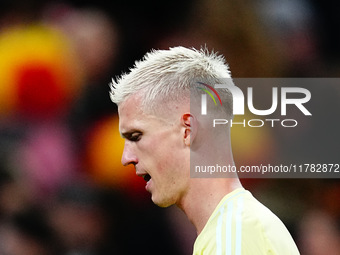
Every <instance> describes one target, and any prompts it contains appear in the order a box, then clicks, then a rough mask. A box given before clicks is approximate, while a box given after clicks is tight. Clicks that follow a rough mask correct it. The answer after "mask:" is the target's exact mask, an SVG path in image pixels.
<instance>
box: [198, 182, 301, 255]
mask: <svg viewBox="0 0 340 255" xmlns="http://www.w3.org/2000/svg"><path fill="white" fill-rule="evenodd" d="M193 254H194V255H264V254H266V255H296V254H300V253H299V251H298V248H297V247H296V244H295V242H294V240H293V238H292V236H291V235H290V233H289V232H288V230H287V228H286V227H285V225H284V224H283V223H282V221H281V220H280V219H279V218H278V217H277V216H276V215H275V214H274V213H272V212H271V211H270V210H269V209H268V208H267V207H265V206H264V205H263V204H261V203H260V202H259V201H258V200H256V199H255V198H254V197H253V195H252V194H251V193H250V192H249V191H247V190H245V189H244V188H239V189H236V190H234V191H233V192H231V193H229V194H227V195H226V196H225V197H224V198H223V199H222V200H221V201H220V203H219V204H218V206H217V207H216V209H215V210H214V212H213V213H212V215H211V216H210V218H209V220H208V222H207V223H206V225H205V227H204V228H203V230H202V232H201V233H200V234H199V235H198V237H197V239H196V241H195V244H194V252H193Z"/></svg>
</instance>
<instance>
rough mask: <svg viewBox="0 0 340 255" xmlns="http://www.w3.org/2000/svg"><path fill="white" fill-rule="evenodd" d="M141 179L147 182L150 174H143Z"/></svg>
mask: <svg viewBox="0 0 340 255" xmlns="http://www.w3.org/2000/svg"><path fill="white" fill-rule="evenodd" d="M143 179H144V180H145V181H146V182H148V181H150V179H151V176H150V175H149V174H146V175H144V176H143Z"/></svg>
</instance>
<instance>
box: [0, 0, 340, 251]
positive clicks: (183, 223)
mask: <svg viewBox="0 0 340 255" xmlns="http://www.w3.org/2000/svg"><path fill="white" fill-rule="evenodd" d="M339 12H340V7H339V5H338V4H337V3H336V1H332V0H324V1H316V0H256V1H254V0H226V1H219V0H196V1H194V0H191V1H188V0H187V1H179V0H172V1H168V0H166V1H158V2H157V1H156V2H155V1H151V0H144V1H138V2H129V1H123V0H115V1H80V0H69V1H42V0H25V1H22V0H2V1H1V3H0V254H3V255H38V254H39V255H45V254H46V255H47V254H66V255H104V254H129V255H130V254H131V255H133V254H148V255H152V254H164V255H166V254H178V255H181V254H183V255H184V254H191V252H192V245H193V242H194V239H195V232H194V229H193V227H192V226H191V225H190V223H188V222H187V220H186V218H185V216H184V215H183V214H182V212H180V211H179V210H178V209H177V208H175V207H171V208H169V209H166V210H165V209H160V208H157V207H156V206H155V205H153V204H152V203H151V201H150V198H149V195H148V194H147V193H146V191H145V190H144V181H143V180H139V179H138V178H137V177H136V176H135V174H134V171H133V169H132V168H123V167H122V166H121V164H120V156H121V151H122V146H123V143H122V140H121V139H120V137H119V134H118V127H117V123H118V119H117V115H116V113H117V109H116V107H115V105H114V104H112V103H111V102H110V100H109V96H108V84H109V82H110V80H111V78H112V77H115V76H117V75H119V74H121V72H123V71H127V70H128V68H129V67H130V66H132V64H133V62H134V61H135V60H136V59H140V58H141V57H142V56H143V55H144V53H145V52H147V51H149V50H150V49H152V48H156V49H166V48H168V47H171V46H177V45H182V46H193V47H198V48H199V47H200V46H201V45H205V44H206V45H207V46H208V48H209V49H215V50H216V51H218V52H220V53H221V54H223V55H225V56H226V59H227V61H228V63H229V65H230V68H231V71H232V74H233V76H234V77H338V76H339V74H340V48H339V47H340V33H339V28H340V19H339V18H338V16H339ZM337 93H338V95H334V93H330V92H329V91H328V90H323V89H322V88H320V97H322V98H324V99H323V100H325V101H327V100H328V98H332V99H335V100H334V102H337V103H334V105H333V108H334V109H339V93H340V92H339V90H337ZM318 108H319V107H318V105H314V106H313V109H314V110H315V111H317V109H318ZM336 114H337V115H335V116H325V123H327V119H326V117H333V118H334V119H337V118H338V116H339V114H338V113H336ZM323 128H325V127H324V126H321V125H317V124H316V123H311V125H310V128H309V129H308V130H304V131H303V132H302V133H301V132H300V133H298V134H295V136H294V134H293V137H290V135H292V134H289V137H287V136H285V135H283V134H282V133H278V132H276V133H275V132H271V131H270V130H262V131H258V130H257V131H256V133H251V132H252V131H249V133H246V134H239V133H237V132H235V134H234V136H239V137H236V138H238V139H239V143H238V145H235V148H234V154H235V161H236V163H239V162H242V163H247V164H257V163H259V162H271V163H275V162H279V163H283V162H285V161H287V160H288V159H290V158H293V159H294V158H298V157H302V158H303V159H304V160H305V161H306V162H307V161H308V160H311V159H313V160H315V159H318V156H319V155H317V153H313V146H309V147H308V148H306V146H304V143H306V142H307V141H309V140H311V139H313V141H315V143H314V145H316V146H319V147H320V148H324V150H325V154H327V155H328V156H329V157H328V158H329V159H330V160H332V159H333V160H334V159H337V160H338V159H339V155H340V149H339V144H338V143H339V135H338V134H337V131H338V130H339V120H336V122H334V123H332V127H331V129H325V130H323ZM321 133H323V134H322V135H321ZM334 133H335V134H336V136H335V137H333V136H331V134H334ZM327 135H328V136H327ZM330 141H331V142H330ZM324 158H325V157H321V159H324ZM322 163H335V162H322ZM243 182H244V186H245V187H246V188H248V189H250V190H251V191H253V193H254V194H255V195H256V196H257V197H258V198H259V200H261V201H262V202H264V203H265V204H266V205H267V206H268V207H269V208H271V209H272V210H273V211H274V212H275V213H276V214H277V215H278V216H279V217H280V218H281V219H282V220H283V221H284V222H285V224H286V225H287V226H288V228H289V230H290V231H291V233H292V235H293V237H294V238H295V240H296V242H297V244H298V246H299V248H300V250H301V253H302V254H306V255H319V254H320V255H321V254H322V255H324V254H340V185H339V183H340V182H339V180H338V179H335V180H329V179H321V180H320V179H247V180H244V181H243Z"/></svg>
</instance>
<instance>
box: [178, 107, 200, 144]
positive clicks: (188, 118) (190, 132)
mask: <svg viewBox="0 0 340 255" xmlns="http://www.w3.org/2000/svg"><path fill="white" fill-rule="evenodd" d="M181 121H182V126H183V128H184V129H183V130H184V132H183V139H184V143H185V145H188V146H190V144H191V143H192V142H193V140H194V139H195V136H196V132H197V125H196V124H197V123H196V122H197V121H196V118H195V116H193V115H192V114H190V113H184V114H183V115H182V120H181Z"/></svg>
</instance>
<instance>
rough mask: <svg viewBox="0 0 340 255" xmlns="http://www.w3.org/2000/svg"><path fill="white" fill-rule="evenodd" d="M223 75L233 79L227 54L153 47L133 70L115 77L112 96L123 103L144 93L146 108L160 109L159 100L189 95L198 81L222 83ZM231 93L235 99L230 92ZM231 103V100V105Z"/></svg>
mask: <svg viewBox="0 0 340 255" xmlns="http://www.w3.org/2000/svg"><path fill="white" fill-rule="evenodd" d="M223 78H224V79H225V78H231V75H230V71H229V67H228V65H227V64H226V62H225V59H224V57H223V56H221V55H217V54H216V53H215V52H209V51H208V50H207V49H206V48H201V49H200V50H197V49H194V48H190V49H189V48H185V47H181V46H179V47H174V48H170V49H169V50H152V51H151V52H148V53H147V54H146V55H145V56H144V57H143V59H142V60H141V61H136V62H135V64H134V67H133V68H131V69H130V72H129V73H124V74H122V75H121V76H120V77H117V78H116V79H115V80H114V79H112V83H110V97H111V100H112V101H113V102H114V103H116V104H117V105H119V104H120V103H122V102H123V101H124V100H125V99H126V98H127V97H129V96H130V95H133V94H135V93H141V95H142V107H146V108H149V109H150V108H157V107H159V105H158V104H159V103H162V104H164V103H166V102H169V101H172V102H178V101H180V100H183V97H188V98H189V97H190V95H189V93H190V88H192V86H194V84H195V83H196V82H197V81H200V82H207V83H210V84H217V83H222V81H221V79H223ZM227 94H228V95H227V96H228V98H229V99H230V98H231V101H232V97H231V95H230V93H229V92H227ZM221 97H224V98H225V96H223V95H221ZM231 105H232V104H231V103H229V104H228V107H229V108H231V107H232V106H231ZM230 111H231V109H229V110H228V112H230Z"/></svg>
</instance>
